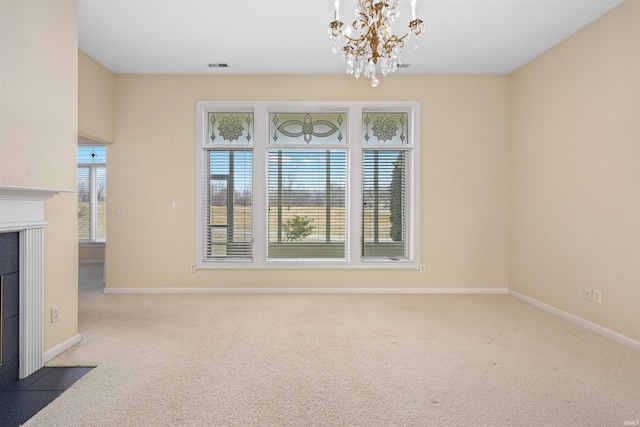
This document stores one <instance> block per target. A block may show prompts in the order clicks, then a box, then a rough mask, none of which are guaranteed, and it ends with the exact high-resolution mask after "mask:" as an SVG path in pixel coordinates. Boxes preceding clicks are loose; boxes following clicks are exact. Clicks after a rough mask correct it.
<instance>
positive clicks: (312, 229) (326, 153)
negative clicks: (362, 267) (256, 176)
mask: <svg viewBox="0 0 640 427" xmlns="http://www.w3.org/2000/svg"><path fill="white" fill-rule="evenodd" d="M346 161H347V153H346V150H329V149H327V150H311V149H309V150H305V149H299V150H273V149H272V150H269V200H268V203H269V208H268V209H269V220H268V244H269V246H268V257H269V259H278V258H289V259H295V258H316V259H327V258H330V259H341V260H344V259H345V257H346V247H345V234H346V219H345V218H346V184H347V182H346V178H347V175H346V171H347V164H346Z"/></svg>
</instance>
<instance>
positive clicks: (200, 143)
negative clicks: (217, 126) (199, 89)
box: [195, 101, 420, 269]
mask: <svg viewBox="0 0 640 427" xmlns="http://www.w3.org/2000/svg"><path fill="white" fill-rule="evenodd" d="M195 110H196V111H195V112H196V123H195V125H196V138H195V144H196V147H195V148H196V150H195V151H196V156H195V157H196V189H195V190H196V193H195V194H196V252H195V265H196V267H197V268H198V269H418V268H419V266H420V226H419V225H420V224H419V218H420V212H419V206H420V200H419V194H420V103H419V102H417V101H336V102H332V101H326V102H325V101H308V102H307V101H196V108H195ZM247 111H252V112H253V123H254V128H253V129H254V131H253V141H252V143H251V144H247V143H243V144H234V143H224V144H221V145H220V148H225V149H234V148H238V149H247V148H249V147H252V148H253V161H252V164H253V188H252V191H253V214H252V216H253V235H254V239H253V259H251V260H205V259H204V239H205V236H204V233H203V230H204V216H203V212H204V198H203V194H204V189H205V185H206V183H205V179H204V176H205V175H204V172H205V171H204V165H205V153H206V152H207V150H208V149H210V148H211V147H212V144H210V143H209V142H208V139H209V138H208V114H209V113H210V112H247ZM327 111H345V112H346V113H347V127H346V132H345V136H346V138H347V141H348V142H347V144H345V145H335V146H333V147H332V148H336V149H338V148H346V149H347V165H348V166H347V169H348V171H347V188H348V191H347V201H346V206H347V209H348V217H347V224H346V233H347V235H346V237H345V238H346V241H347V245H348V246H347V256H346V260H344V261H341V260H322V259H311V260H309V259H296V260H267V244H268V242H267V226H268V224H267V220H268V212H267V207H268V200H267V199H268V170H267V161H268V158H267V150H268V148H275V147H274V145H273V144H272V145H270V144H269V141H270V135H269V122H268V120H269V113H271V112H308V113H314V112H327ZM363 111H370V112H372V111H373V112H375V111H379V112H407V113H408V116H409V135H410V141H409V143H408V144H405V145H402V147H401V148H402V149H407V148H410V149H411V150H412V152H413V155H412V156H411V158H412V161H413V165H412V167H411V171H410V176H409V177H408V179H409V180H410V183H411V185H410V186H409V194H408V195H409V204H408V217H409V218H408V224H407V225H408V227H409V233H408V234H409V236H410V242H409V244H408V254H407V255H408V257H407V259H401V260H391V259H388V260H383V259H362V257H361V253H360V252H361V240H362V227H361V225H362V194H361V189H362V152H363V150H364V149H372V148H375V149H377V147H372V146H366V147H365V146H364V145H363V144H362V113H363ZM282 148H283V149H286V147H285V146H283V147H282ZM380 148H381V149H391V148H393V146H384V145H381V146H380Z"/></svg>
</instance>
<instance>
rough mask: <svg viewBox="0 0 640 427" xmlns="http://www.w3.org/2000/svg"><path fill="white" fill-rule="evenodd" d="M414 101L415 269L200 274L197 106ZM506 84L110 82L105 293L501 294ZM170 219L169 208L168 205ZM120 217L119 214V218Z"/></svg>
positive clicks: (325, 79)
mask: <svg viewBox="0 0 640 427" xmlns="http://www.w3.org/2000/svg"><path fill="white" fill-rule="evenodd" d="M205 99H209V100H225V99H227V100H236V99H257V100H349V99H354V100H372V99H376V100H390V99H398V100H418V101H420V102H421V115H422V117H421V130H422V135H421V138H422V140H421V156H422V158H421V164H422V167H421V176H422V182H421V195H420V197H421V216H420V220H421V224H420V226H421V239H420V240H421V253H422V262H423V263H424V264H426V269H427V272H426V273H424V274H421V273H419V272H418V271H415V270H410V271H406V270H405V271H389V270H383V271H380V270H359V271H344V270H340V271H336V270H333V271H320V272H312V273H310V272H309V271H300V270H268V271H248V270H200V271H198V272H197V273H195V274H192V273H190V272H189V266H190V265H191V264H192V263H194V258H195V217H196V214H195V102H196V100H205ZM507 101H508V93H507V78H506V77H500V76H497V77H465V76H459V77H438V76H427V77H409V76H394V77H392V78H386V79H382V81H381V83H380V86H379V87H378V88H376V89H372V88H371V87H370V85H369V84H368V82H367V81H364V80H361V81H356V80H354V79H353V77H349V76H224V77H221V76H217V77H216V76H175V75H172V76H152V75H117V76H116V96H115V134H116V138H115V144H113V145H110V146H108V152H107V156H108V159H109V173H108V188H109V206H108V220H107V227H108V230H109V232H108V233H109V234H108V244H107V254H106V257H107V277H106V278H107V287H109V288H124V287H255V286H265V287H336V286H342V287H362V286H364V287H396V286H397V287H467V288H482V287H497V288H506V286H507V269H506V268H507V236H506V231H507V227H506V223H507V216H506V214H507V200H506V198H507V184H506V183H507V157H506V153H507V136H508V124H507V120H508V110H507ZM173 201H175V202H176V208H172V207H171V206H172V202H173ZM115 209H122V210H123V211H124V212H125V217H124V218H123V219H115V215H114V212H115Z"/></svg>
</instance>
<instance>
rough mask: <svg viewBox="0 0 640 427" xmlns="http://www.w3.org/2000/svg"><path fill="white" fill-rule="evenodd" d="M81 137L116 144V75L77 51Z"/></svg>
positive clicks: (79, 130) (79, 132)
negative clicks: (114, 124)
mask: <svg viewBox="0 0 640 427" xmlns="http://www.w3.org/2000/svg"><path fill="white" fill-rule="evenodd" d="M78 70H79V73H78V135H80V136H82V137H84V138H89V139H92V140H94V141H98V142H103V143H110V142H113V141H114V139H115V137H114V132H113V105H114V104H113V98H114V96H115V83H116V76H115V74H113V73H112V72H111V71H109V70H108V69H107V68H105V67H104V66H102V64H100V63H98V62H97V61H96V60H94V59H93V58H91V57H90V56H89V55H87V54H86V53H84V52H82V51H81V50H78Z"/></svg>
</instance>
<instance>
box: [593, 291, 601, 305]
mask: <svg viewBox="0 0 640 427" xmlns="http://www.w3.org/2000/svg"><path fill="white" fill-rule="evenodd" d="M593 302H595V303H597V304H602V292H601V291H599V290H598V289H594V290H593Z"/></svg>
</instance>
